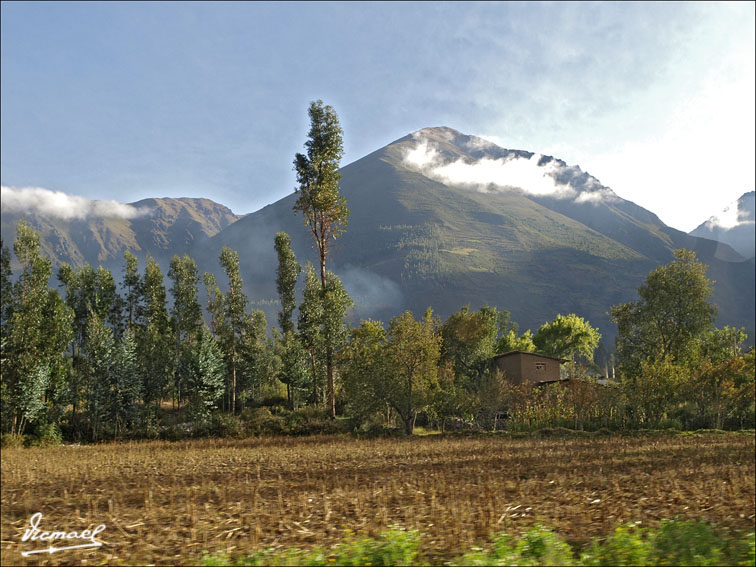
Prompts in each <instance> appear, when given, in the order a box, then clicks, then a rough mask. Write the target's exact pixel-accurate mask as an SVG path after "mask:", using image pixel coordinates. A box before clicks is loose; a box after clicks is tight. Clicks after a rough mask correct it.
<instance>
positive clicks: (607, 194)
mask: <svg viewBox="0 0 756 567" xmlns="http://www.w3.org/2000/svg"><path fill="white" fill-rule="evenodd" d="M415 139H416V140H417V144H416V145H415V147H414V148H412V149H410V150H408V151H407V152H406V153H405V156H404V162H405V163H406V164H407V165H409V166H411V167H413V168H415V169H417V170H419V171H420V172H422V173H423V174H424V175H426V176H428V177H430V178H431V179H435V180H436V181H440V182H441V183H444V184H446V185H454V186H458V187H467V188H470V189H473V190H476V191H481V192H492V191H512V190H520V191H523V192H525V193H527V194H530V195H535V196H540V197H555V198H557V199H574V200H575V202H578V203H597V202H599V201H603V200H606V199H610V198H614V197H616V196H615V194H614V192H613V191H611V190H610V189H608V188H606V187H603V186H602V185H601V184H600V183H599V182H598V181H596V179H595V178H593V177H591V176H590V175H588V174H587V173H585V172H583V171H582V170H581V169H580V168H579V167H575V166H565V165H564V164H563V163H562V162H559V161H558V160H555V159H551V158H544V156H543V155H541V154H533V155H531V156H530V157H525V156H521V155H517V154H511V155H509V156H506V157H502V158H496V159H494V158H490V157H483V158H480V159H478V160H476V161H473V162H470V161H467V160H465V159H463V158H458V159H456V160H453V161H448V160H445V159H444V157H443V156H442V155H441V153H440V152H439V151H438V149H437V148H436V147H434V146H433V145H432V143H431V142H430V141H429V140H428V139H426V138H425V137H424V136H422V135H416V136H415ZM478 140H480V141H479V142H478ZM466 145H467V147H468V148H469V149H480V150H485V149H487V148H490V147H495V144H492V143H491V142H489V141H487V140H483V139H482V138H475V137H472V138H471V141H468V142H467V144H466Z"/></svg>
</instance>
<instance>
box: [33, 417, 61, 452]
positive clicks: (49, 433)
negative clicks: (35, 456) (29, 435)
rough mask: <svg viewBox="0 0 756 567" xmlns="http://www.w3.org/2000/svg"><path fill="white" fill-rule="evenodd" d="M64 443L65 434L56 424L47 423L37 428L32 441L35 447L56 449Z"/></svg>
mask: <svg viewBox="0 0 756 567" xmlns="http://www.w3.org/2000/svg"><path fill="white" fill-rule="evenodd" d="M62 443H63V434H62V433H61V431H60V427H58V425H57V424H55V423H45V424H43V425H40V426H39V427H38V428H37V432H36V434H35V436H34V439H33V441H32V444H33V445H39V446H40V447H54V446H56V445H61V444H62Z"/></svg>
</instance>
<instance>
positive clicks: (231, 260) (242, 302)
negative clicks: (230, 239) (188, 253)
mask: <svg viewBox="0 0 756 567" xmlns="http://www.w3.org/2000/svg"><path fill="white" fill-rule="evenodd" d="M220 264H221V266H222V267H223V269H224V271H225V272H226V276H227V277H228V288H229V289H228V293H227V294H225V296H224V299H223V318H224V322H225V324H224V326H223V328H222V332H221V345H222V346H223V347H224V351H225V358H226V366H227V369H228V372H229V374H230V379H231V380H230V382H231V383H230V385H229V386H230V391H229V402H230V408H229V409H230V410H231V413H236V382H237V373H238V370H239V366H240V358H241V357H240V355H241V341H242V337H243V335H244V331H245V323H246V321H245V314H246V312H247V304H248V303H249V301H248V299H247V296H246V295H244V291H243V289H242V288H243V284H242V277H241V273H240V271H239V253H238V252H237V251H236V250H232V249H231V248H229V247H228V246H224V247H223V249H222V250H221V254H220Z"/></svg>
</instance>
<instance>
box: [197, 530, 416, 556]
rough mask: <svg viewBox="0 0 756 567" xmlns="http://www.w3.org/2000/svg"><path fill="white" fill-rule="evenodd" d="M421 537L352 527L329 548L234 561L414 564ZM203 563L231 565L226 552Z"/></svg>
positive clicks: (263, 553)
mask: <svg viewBox="0 0 756 567" xmlns="http://www.w3.org/2000/svg"><path fill="white" fill-rule="evenodd" d="M419 544H420V539H419V537H418V534H417V532H415V531H407V530H403V529H401V528H396V527H393V528H391V529H390V530H388V531H387V532H384V533H383V534H381V535H380V536H379V537H378V538H367V537H362V538H356V537H355V536H354V534H353V533H352V532H351V530H347V537H346V539H345V540H344V542H343V543H340V544H338V545H336V546H334V547H332V548H330V549H328V548H325V547H316V548H315V549H313V550H312V551H302V550H299V549H289V550H285V551H280V550H271V549H269V550H265V551H261V552H258V553H254V554H252V555H249V556H247V557H244V558H241V559H239V560H237V561H236V562H234V563H233V564H234V565H415V564H416V561H415V559H416V557H417V549H418V546H419ZM202 564H203V565H231V564H232V563H231V560H230V558H228V557H227V556H216V557H205V558H204V559H203V562H202Z"/></svg>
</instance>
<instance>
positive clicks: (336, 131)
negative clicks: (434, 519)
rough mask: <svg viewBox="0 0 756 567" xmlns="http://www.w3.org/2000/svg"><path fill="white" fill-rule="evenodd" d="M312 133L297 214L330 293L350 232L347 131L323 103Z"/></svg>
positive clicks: (312, 112) (299, 165)
mask: <svg viewBox="0 0 756 567" xmlns="http://www.w3.org/2000/svg"><path fill="white" fill-rule="evenodd" d="M308 113H309V116H310V131H309V133H308V139H307V141H306V142H305V147H306V149H307V152H306V154H300V153H298V154H296V156H295V157H294V170H295V171H296V174H297V182H298V183H299V187H298V188H297V189H295V190H296V191H297V193H298V196H297V201H296V203H295V204H294V211H295V213H302V215H303V217H304V221H305V225H306V226H307V228H308V229H309V230H310V233H311V234H312V237H313V240H314V241H315V246H316V248H317V250H318V257H319V263H320V283H321V289H322V292H323V293H326V287H327V284H328V272H327V271H326V260H327V258H328V253H329V244H330V242H331V240H333V239H335V238H337V237H339V236H340V235H341V234H343V232H344V231H345V230H346V226H347V224H348V222H349V209H348V208H347V204H346V199H345V198H344V196H343V195H342V194H341V193H339V180H340V179H341V173H340V172H339V162H340V161H341V158H342V157H343V155H344V144H343V141H342V135H343V131H342V129H341V125H340V124H339V118H338V116H337V115H336V111H335V110H334V109H333V108H332V107H331V106H329V105H324V104H323V101H322V100H318V101H315V102H312V103H310V107H309V110H308ZM333 355H334V353H333V351H332V350H331V347H330V346H329V345H328V344H326V351H325V365H326V377H327V380H328V405H329V408H330V413H331V417H334V418H335V417H336V406H335V398H334V377H333Z"/></svg>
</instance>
